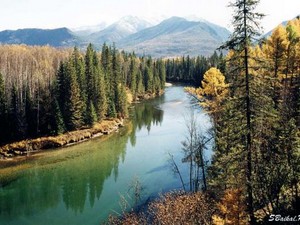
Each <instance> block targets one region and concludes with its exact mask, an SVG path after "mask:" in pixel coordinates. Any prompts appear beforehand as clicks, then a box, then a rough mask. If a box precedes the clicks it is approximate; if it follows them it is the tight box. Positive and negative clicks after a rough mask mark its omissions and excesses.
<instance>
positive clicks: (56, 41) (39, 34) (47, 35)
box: [0, 28, 79, 47]
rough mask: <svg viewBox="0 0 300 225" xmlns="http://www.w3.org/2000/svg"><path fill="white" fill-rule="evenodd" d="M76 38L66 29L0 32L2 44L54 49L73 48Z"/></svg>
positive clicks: (76, 42)
mask: <svg viewBox="0 0 300 225" xmlns="http://www.w3.org/2000/svg"><path fill="white" fill-rule="evenodd" d="M78 42H79V40H78V38H77V37H76V36H75V35H74V34H73V33H72V32H71V31H70V30H69V29H67V28H59V29H53V30H48V29H47V30H44V29H19V30H15V31H12V30H5V31H2V32H0V43H2V44H26V45H51V46H54V47H61V46H74V45H76V44H78Z"/></svg>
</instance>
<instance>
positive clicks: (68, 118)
mask: <svg viewBox="0 0 300 225" xmlns="http://www.w3.org/2000/svg"><path fill="white" fill-rule="evenodd" d="M0 51H1V52H2V53H1V68H2V70H1V71H2V73H1V74H0V121H1V127H0V129H1V130H0V143H5V142H12V141H17V140H21V139H26V138H34V137H38V136H45V135H57V134H61V133H64V132H67V131H73V130H78V129H81V128H84V127H90V126H92V125H93V124H94V123H96V122H98V121H101V120H103V119H104V118H115V117H119V118H124V117H127V116H128V103H129V102H132V101H135V100H138V99H139V98H144V97H145V96H147V95H154V96H155V95H159V94H160V93H161V91H162V90H163V89H164V85H165V79H166V73H165V65H164V62H163V61H162V60H153V59H151V57H137V56H136V55H135V54H133V53H132V54H128V53H125V52H119V51H118V50H117V49H116V48H115V47H113V46H107V45H105V44H104V45H103V48H102V51H101V53H97V52H96V51H95V50H94V49H93V47H92V45H89V46H88V47H87V50H86V52H85V53H84V54H83V53H82V52H80V51H79V50H78V49H77V48H74V50H73V51H71V50H58V49H54V48H51V47H29V46H1V48H0ZM2 124H3V125H2Z"/></svg>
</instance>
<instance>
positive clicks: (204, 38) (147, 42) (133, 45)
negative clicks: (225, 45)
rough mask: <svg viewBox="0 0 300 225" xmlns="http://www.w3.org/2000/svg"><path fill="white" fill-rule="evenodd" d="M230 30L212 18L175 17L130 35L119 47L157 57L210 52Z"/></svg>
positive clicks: (206, 53) (207, 53)
mask: <svg viewBox="0 0 300 225" xmlns="http://www.w3.org/2000/svg"><path fill="white" fill-rule="evenodd" d="M229 34H230V32H229V31H228V30H226V29H225V28H222V27H219V26H217V25H214V24H211V23H208V22H194V21H188V20H186V19H184V18H180V17H172V18H170V19H167V20H164V21H163V22H161V23H160V24H158V25H157V26H154V27H150V28H147V29H144V30H141V31H140V32H137V33H135V34H132V35H129V36H128V37H126V38H124V39H122V40H121V41H120V42H118V43H117V47H119V48H122V49H124V50H127V51H135V52H136V53H137V54H146V55H152V56H153V57H165V56H179V55H188V54H189V55H192V56H193V55H199V54H201V55H210V54H212V53H213V51H214V50H215V49H216V48H218V47H219V46H220V45H221V43H222V42H223V41H225V40H226V39H227V37H228V36H229Z"/></svg>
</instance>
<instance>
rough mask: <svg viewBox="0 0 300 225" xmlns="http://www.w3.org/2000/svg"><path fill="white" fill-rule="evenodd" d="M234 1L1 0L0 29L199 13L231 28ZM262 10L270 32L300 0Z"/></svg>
mask: <svg viewBox="0 0 300 225" xmlns="http://www.w3.org/2000/svg"><path fill="white" fill-rule="evenodd" d="M229 2H230V0H0V6H1V7H0V21H1V22H0V30H6V29H11V30H15V29H19V28H48V29H52V28H58V27H68V28H77V27H81V26H88V25H97V24H100V23H101V22H103V21H105V22H107V23H112V22H115V21H117V20H118V19H120V18H121V17H123V16H126V15H133V16H139V17H148V18H160V17H161V16H164V17H171V16H181V17H186V16H191V15H193V16H197V17H201V18H203V19H205V20H208V21H210V22H212V23H215V24H218V25H221V26H224V27H226V28H228V29H230V30H232V27H231V25H230V24H231V17H232V9H231V8H228V7H227V6H228V4H229ZM257 11H258V12H261V13H264V14H265V15H266V17H265V18H264V19H263V21H262V23H261V24H262V26H263V27H264V31H265V32H268V31H269V30H271V29H272V28H274V27H275V26H277V25H278V24H279V23H281V22H282V21H285V20H289V19H292V18H294V17H295V16H297V15H299V14H300V0H284V1H282V0H261V1H260V4H259V6H258V8H257Z"/></svg>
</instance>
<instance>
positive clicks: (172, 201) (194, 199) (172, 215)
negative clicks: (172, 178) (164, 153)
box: [108, 192, 215, 225]
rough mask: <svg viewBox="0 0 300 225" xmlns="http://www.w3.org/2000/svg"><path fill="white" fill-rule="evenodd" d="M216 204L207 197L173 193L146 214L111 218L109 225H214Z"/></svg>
mask: <svg viewBox="0 0 300 225" xmlns="http://www.w3.org/2000/svg"><path fill="white" fill-rule="evenodd" d="M214 212H215V203H214V201H212V200H211V199H210V198H209V197H207V195H205V194H203V193H200V192H196V193H185V192H171V193H167V194H165V195H162V196H160V198H159V199H157V200H156V201H154V202H152V203H150V205H149V206H148V210H147V212H146V213H133V212H131V213H125V214H124V215H123V216H122V217H121V218H116V217H113V216H110V217H109V221H108V224H112V225H119V224H122V225H127V224H128V225H129V224H139V225H140V224H141V225H143V224H161V225H169V224H170V225H171V224H172V225H173V224H186V225H189V224H191V225H196V224H201V225H206V224H212V216H213V213H214Z"/></svg>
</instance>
